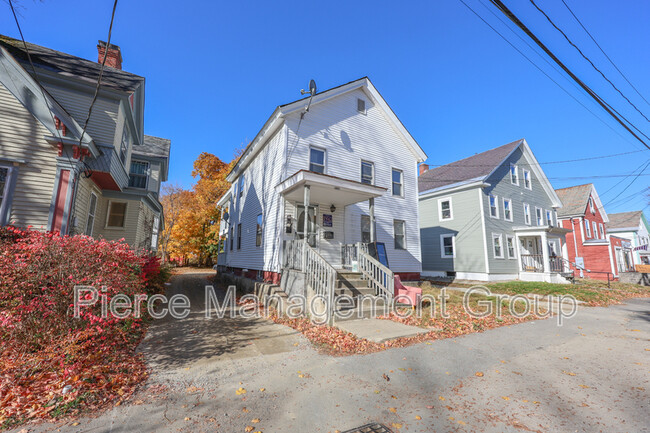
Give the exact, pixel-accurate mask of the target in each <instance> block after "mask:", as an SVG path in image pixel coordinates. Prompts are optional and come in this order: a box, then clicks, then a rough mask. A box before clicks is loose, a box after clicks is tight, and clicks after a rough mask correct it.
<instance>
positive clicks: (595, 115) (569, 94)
mask: <svg viewBox="0 0 650 433" xmlns="http://www.w3.org/2000/svg"><path fill="white" fill-rule="evenodd" d="M458 1H460V2H461V3H462V4H463V5H464V6H465V7H466V8H467V9H469V10H470V11H471V12H472V13H473V14H474V15H476V16H477V17H478V19H480V20H481V21H483V23H484V24H485V25H486V26H488V27H489V28H490V29H491V30H492V31H494V32H495V33H496V34H497V35H499V37H501V39H503V40H504V41H505V42H506V43H507V44H508V45H510V46H511V47H512V48H513V49H514V50H515V51H517V52H518V53H519V54H520V55H521V56H522V57H523V58H525V59H526V60H528V62H529V63H530V64H531V65H533V66H534V67H535V68H536V69H537V70H539V71H540V72H541V73H542V74H544V75H545V76H546V78H548V79H549V80H551V81H552V82H553V83H554V84H555V85H556V86H558V87H559V88H560V89H561V90H562V91H563V92H564V93H566V94H567V95H568V96H569V97H571V98H572V99H573V100H574V101H576V102H577V103H578V104H579V105H581V106H582V108H584V109H585V110H587V111H588V112H589V113H591V114H592V115H593V116H594V117H595V118H596V119H598V120H599V121H600V122H601V123H602V124H603V125H605V126H606V127H608V128H609V129H611V130H612V131H613V132H614V133H615V134H616V135H618V136H619V137H621V138H622V139H623V140H625V141H627V142H628V143H630V144H631V142H630V141H629V140H628V139H627V138H625V137H624V136H623V135H621V134H620V133H619V132H618V131H617V130H616V129H614V128H613V127H612V126H611V125H610V124H609V123H607V122H605V121H604V120H603V119H602V118H600V116H598V115H597V114H596V113H594V112H593V111H592V110H590V109H589V107H587V106H586V105H585V104H583V103H582V102H581V101H580V100H579V99H578V98H576V97H575V96H573V95H572V94H571V93H570V92H569V91H568V90H566V89H565V88H564V87H562V86H561V85H560V83H558V82H557V81H555V80H554V79H553V78H552V77H551V76H550V75H548V74H547V73H546V71H544V70H543V69H542V68H540V67H539V66H538V65H537V64H536V63H535V62H533V61H532V60H531V59H530V58H529V57H528V56H527V55H526V54H524V53H523V52H522V51H521V50H520V49H519V48H517V47H516V46H515V45H514V44H513V43H512V42H510V41H509V40H508V39H507V38H506V37H505V36H504V35H503V34H501V32H499V31H498V30H497V29H496V28H494V27H493V26H492V25H491V24H490V23H488V22H487V21H486V20H485V19H484V18H483V17H482V16H481V15H479V13H478V12H476V11H475V10H474V9H472V7H471V6H469V5H468V4H467V3H465V1H463V0H458ZM508 29H510V28H509V27H508ZM510 30H511V31H512V29H510ZM515 34H516V33H515ZM520 39H521V37H520ZM533 52H535V53H536V54H538V55H539V53H537V52H536V51H535V50H533ZM547 63H548V61H547ZM562 77H564V75H562ZM564 78H565V79H567V78H566V77H564ZM567 80H568V79H567ZM574 86H575V84H574ZM619 123H620V122H619ZM623 126H624V127H625V125H623ZM626 129H627V128H626ZM630 132H631V131H630ZM631 133H632V132H631ZM632 135H634V133H632ZM635 137H636V136H635ZM636 138H637V139H638V140H639V141H641V142H642V143H643V141H642V140H640V139H639V138H638V137H636ZM644 144H645V143H644Z"/></svg>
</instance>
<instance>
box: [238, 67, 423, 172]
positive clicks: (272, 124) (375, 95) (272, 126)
mask: <svg viewBox="0 0 650 433" xmlns="http://www.w3.org/2000/svg"><path fill="white" fill-rule="evenodd" d="M360 88H363V89H364V90H365V92H366V94H367V95H368V96H369V97H370V98H371V99H372V102H373V103H374V104H375V105H376V106H378V107H379V108H381V109H382V111H383V112H384V114H385V115H386V117H387V119H388V121H389V122H390V123H391V124H392V126H393V127H394V128H395V130H396V131H397V133H398V134H399V135H401V136H402V138H403V139H404V141H405V143H406V144H407V146H408V148H409V149H410V150H411V152H412V153H413V155H414V156H415V157H416V159H417V161H418V162H422V161H424V160H425V159H426V158H427V155H426V154H425V153H424V151H423V150H422V148H421V147H420V145H419V144H418V143H417V142H416V141H415V139H414V138H413V136H412V135H411V134H410V133H409V132H408V130H407V129H406V128H405V127H404V125H403V124H402V122H401V121H400V120H399V118H398V117H397V116H396V115H395V113H394V112H393V110H392V109H391V108H390V107H389V106H388V104H387V103H386V101H385V100H384V98H383V97H382V96H381V94H380V93H379V91H377V89H376V88H375V86H374V85H373V84H372V83H371V82H370V79H369V78H368V77H362V78H359V79H358V80H354V81H350V82H349V83H346V84H342V85H340V86H337V87H332V88H331V89H327V90H325V91H323V92H320V93H316V94H315V95H314V96H313V97H306V98H302V99H299V100H297V101H293V102H290V103H288V104H284V105H280V106H278V107H276V109H275V110H274V111H273V114H271V117H269V119H268V120H267V121H266V122H265V123H264V126H263V127H262V129H261V130H260V131H259V132H258V133H257V135H256V136H255V138H254V139H253V141H251V142H250V143H249V144H248V146H246V149H244V152H243V153H242V155H241V157H240V158H239V161H237V164H235V165H234V167H233V168H232V170H231V171H230V173H228V176H227V177H226V179H227V180H228V182H233V181H234V180H235V179H236V178H237V177H238V176H239V173H240V172H241V171H242V170H244V169H245V168H246V167H247V166H248V164H249V163H250V162H251V161H252V159H253V158H254V157H255V155H257V153H258V152H259V151H260V150H261V149H262V148H263V147H264V146H265V145H266V142H267V139H268V138H269V137H271V136H272V135H273V133H274V132H275V131H276V130H277V128H278V127H279V126H280V125H281V124H282V123H283V122H284V119H285V117H286V116H288V115H290V114H292V113H295V112H298V111H301V110H304V109H305V108H307V104H310V107H314V106H316V105H317V104H319V103H321V102H323V101H326V100H329V99H332V98H334V97H337V96H339V95H342V94H344V93H348V92H351V91H353V90H356V89H360Z"/></svg>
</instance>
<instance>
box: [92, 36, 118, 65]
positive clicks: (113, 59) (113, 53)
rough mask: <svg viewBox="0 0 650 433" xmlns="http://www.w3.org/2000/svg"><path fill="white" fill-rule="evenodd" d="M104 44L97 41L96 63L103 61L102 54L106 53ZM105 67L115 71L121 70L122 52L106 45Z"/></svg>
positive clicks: (111, 45) (114, 46)
mask: <svg viewBox="0 0 650 433" xmlns="http://www.w3.org/2000/svg"><path fill="white" fill-rule="evenodd" d="M106 45H107V44H106V42H104V41H97V62H98V63H102V62H103V61H104V53H105V52H106ZM106 66H111V67H113V68H116V69H122V51H121V50H120V47H118V46H117V45H113V44H110V45H108V55H106Z"/></svg>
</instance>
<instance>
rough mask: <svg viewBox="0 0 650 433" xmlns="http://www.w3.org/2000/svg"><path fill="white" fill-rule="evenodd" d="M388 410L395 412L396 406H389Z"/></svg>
mask: <svg viewBox="0 0 650 433" xmlns="http://www.w3.org/2000/svg"><path fill="white" fill-rule="evenodd" d="M388 410H389V411H391V412H393V413H397V408H396V407H389V408H388Z"/></svg>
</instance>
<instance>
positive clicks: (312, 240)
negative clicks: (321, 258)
mask: <svg viewBox="0 0 650 433" xmlns="http://www.w3.org/2000/svg"><path fill="white" fill-rule="evenodd" d="M296 213H297V220H298V227H297V229H296V235H297V237H298V239H304V238H305V236H307V243H308V244H309V245H310V246H312V247H316V238H317V236H316V214H317V213H318V211H317V209H316V206H309V209H308V210H307V213H308V217H307V224H305V206H304V205H298V206H297V207H296Z"/></svg>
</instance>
